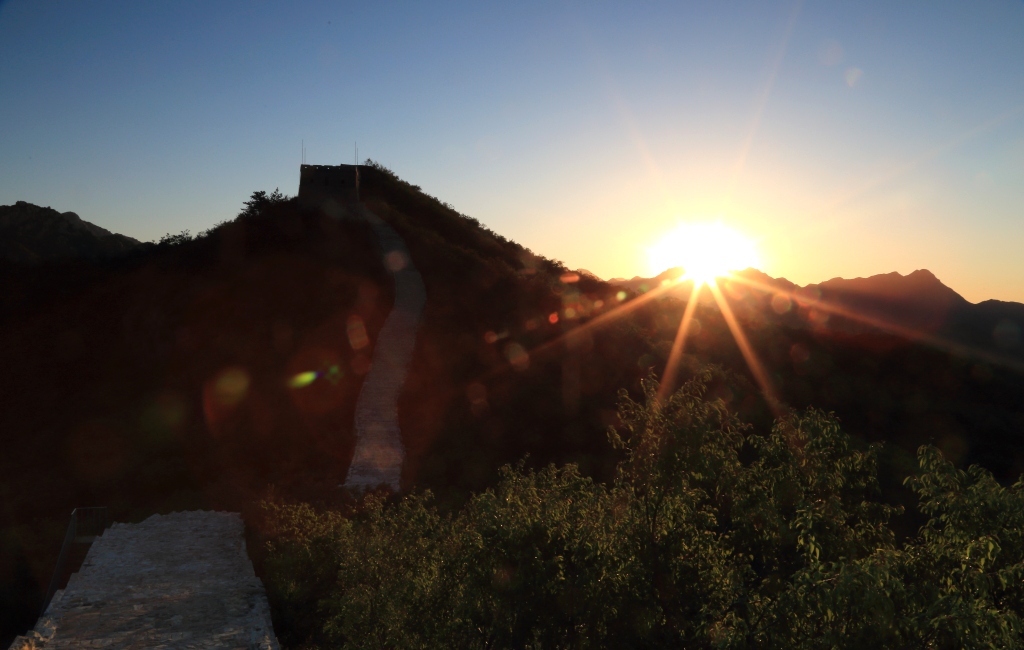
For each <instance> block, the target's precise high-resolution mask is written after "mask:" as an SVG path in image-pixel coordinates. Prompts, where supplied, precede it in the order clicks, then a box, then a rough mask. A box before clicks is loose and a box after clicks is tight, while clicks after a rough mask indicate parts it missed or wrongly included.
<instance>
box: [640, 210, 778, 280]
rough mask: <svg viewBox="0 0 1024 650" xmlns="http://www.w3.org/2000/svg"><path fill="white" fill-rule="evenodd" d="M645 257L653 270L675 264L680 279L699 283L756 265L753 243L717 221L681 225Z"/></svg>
mask: <svg viewBox="0 0 1024 650" xmlns="http://www.w3.org/2000/svg"><path fill="white" fill-rule="evenodd" d="M648 259H649V261H650V265H651V272H652V273H654V274H658V273H661V272H662V271H664V270H666V269H669V268H673V267H677V266H678V267H682V269H683V275H682V277H681V279H682V280H693V281H694V282H697V283H698V284H704V283H708V282H711V281H712V280H714V279H715V278H717V277H721V276H723V275H727V274H728V273H729V271H738V270H742V269H745V268H748V267H751V266H757V264H758V256H757V251H756V250H755V248H754V242H752V241H751V240H750V239H748V238H746V237H744V236H743V235H742V234H740V233H739V232H737V231H736V230H733V229H732V228H730V227H729V226H726V225H725V224H723V223H721V222H719V221H714V222H690V223H682V224H680V225H679V226H678V227H677V228H676V229H675V230H673V231H671V232H669V233H668V234H667V235H665V236H664V237H662V238H661V240H660V241H659V242H658V243H657V244H655V245H654V246H652V247H651V248H650V249H649V250H648Z"/></svg>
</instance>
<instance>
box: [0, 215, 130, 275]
mask: <svg viewBox="0 0 1024 650" xmlns="http://www.w3.org/2000/svg"><path fill="white" fill-rule="evenodd" d="M140 246H143V244H142V242H140V241H138V240H136V239H132V238H131V237H127V236H125V235H120V234H117V233H112V232H110V231H109V230H106V229H105V228H100V227H99V226H97V225H96V224H93V223H89V222H88V221H85V220H83V219H82V218H81V217H79V216H78V215H77V214H75V213H74V212H64V213H60V212H57V211H56V210H54V209H53V208H49V207H46V208H44V207H40V206H38V205H33V204H31V203H27V202H25V201H18V202H17V203H15V204H14V205H3V206H0V259H3V260H7V261H11V262H43V261H47V260H55V259H76V258H84V259H99V258H104V257H113V256H118V255H123V254H125V253H128V252H130V251H133V250H136V249H138V248H139V247H140Z"/></svg>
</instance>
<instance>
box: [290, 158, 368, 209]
mask: <svg viewBox="0 0 1024 650" xmlns="http://www.w3.org/2000/svg"><path fill="white" fill-rule="evenodd" d="M329 200H332V201H336V202H338V203H348V202H356V201H358V200H359V168H358V167H357V166H355V165H302V166H301V167H299V205H300V206H302V207H303V208H309V209H315V208H320V207H324V204H325V203H327V202H328V201H329Z"/></svg>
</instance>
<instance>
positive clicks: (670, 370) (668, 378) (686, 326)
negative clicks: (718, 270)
mask: <svg viewBox="0 0 1024 650" xmlns="http://www.w3.org/2000/svg"><path fill="white" fill-rule="evenodd" d="M702 286H703V283H700V282H694V283H693V290H691V291H690V300H689V302H687V303H686V310H685V311H684V312H683V320H682V321H680V322H679V329H678V330H677V331H676V338H675V340H674V341H673V342H672V351H671V352H670V353H669V355H668V362H667V363H666V364H665V372H664V373H663V374H662V376H661V386H659V387H658V398H657V402H658V404H662V403H663V402H664V401H665V399H666V398H667V397H669V396H670V395H672V392H673V391H674V390H675V377H676V374H677V373H678V370H679V363H680V362H681V361H682V359H683V350H684V349H685V347H686V335H687V334H688V333H689V331H690V323H692V322H693V313H694V312H695V311H697V300H698V299H699V298H700V290H701V287H702Z"/></svg>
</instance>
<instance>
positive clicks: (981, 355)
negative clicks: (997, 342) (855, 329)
mask: <svg viewBox="0 0 1024 650" xmlns="http://www.w3.org/2000/svg"><path fill="white" fill-rule="evenodd" d="M729 279H730V280H732V281H735V282H739V283H741V284H746V285H747V286H749V287H753V288H755V289H759V290H761V291H765V292H768V293H773V294H776V295H780V296H785V297H787V298H789V299H790V300H793V301H795V302H798V303H802V304H806V305H809V306H811V307H813V308H815V309H819V310H821V311H825V312H828V313H829V314H833V315H836V316H841V317H843V318H849V319H850V320H855V321H858V322H861V323H864V324H865V325H870V326H871V327H875V328H877V329H880V330H882V331H885V332H889V333H890V334H895V335H897V336H900V337H902V338H905V339H907V340H909V341H913V342H916V343H921V344H923V345H927V346H929V347H932V348H935V349H938V350H941V351H943V352H947V353H950V354H955V355H957V356H960V357H963V358H967V359H975V360H977V361H984V362H985V363H991V364H993V365H997V366H1002V367H1004V368H1009V369H1011V370H1015V371H1017V372H1021V373H1024V362H1020V361H1016V360H1014V359H1008V358H1006V357H1002V356H1000V355H997V354H992V353H991V352H988V351H987V350H981V349H979V348H976V347H973V346H970V345H964V344H962V343H956V342H954V341H950V340H948V339H946V338H943V337H941V336H936V335H935V334H932V333H930V332H924V331H921V330H917V329H913V328H910V327H905V326H903V325H897V324H895V323H890V322H888V321H886V320H883V319H881V318H876V317H874V316H868V315H867V314H861V313H858V312H856V311H853V310H850V309H846V308H845V307H841V306H839V305H835V304H832V303H828V302H825V301H823V300H820V299H815V298H811V297H808V296H804V295H800V294H798V293H796V292H793V291H786V290H785V289H780V288H778V287H773V286H771V285H769V284H765V283H763V282H758V281H757V280H752V279H750V278H746V277H743V276H739V275H731V276H729Z"/></svg>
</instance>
